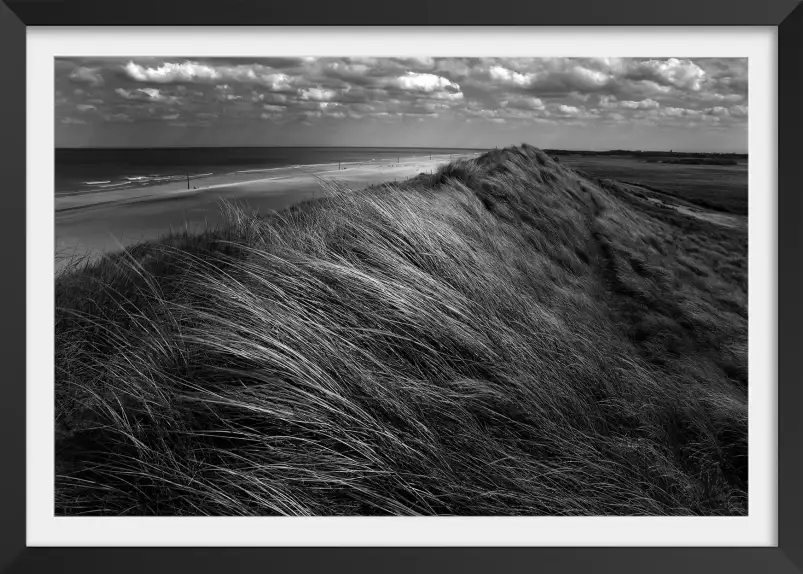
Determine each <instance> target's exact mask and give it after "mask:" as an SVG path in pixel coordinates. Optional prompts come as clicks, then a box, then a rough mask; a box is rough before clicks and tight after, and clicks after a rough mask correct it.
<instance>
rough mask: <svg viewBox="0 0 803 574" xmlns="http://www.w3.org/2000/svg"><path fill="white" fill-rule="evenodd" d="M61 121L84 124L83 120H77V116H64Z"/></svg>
mask: <svg viewBox="0 0 803 574" xmlns="http://www.w3.org/2000/svg"><path fill="white" fill-rule="evenodd" d="M61 123H63V124H85V123H86V122H85V121H84V120H79V119H77V118H70V117H66V118H62V119H61Z"/></svg>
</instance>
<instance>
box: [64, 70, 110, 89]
mask: <svg viewBox="0 0 803 574" xmlns="http://www.w3.org/2000/svg"><path fill="white" fill-rule="evenodd" d="M69 79H70V80H71V81H73V82H76V83H79V84H87V85H89V86H91V87H93V88H97V87H100V86H103V85H104V83H105V82H104V80H103V76H102V75H101V73H100V69H99V68H85V67H80V66H79V67H77V68H75V69H74V70H73V71H72V72H70V75H69Z"/></svg>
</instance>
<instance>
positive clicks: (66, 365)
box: [56, 146, 747, 515]
mask: <svg viewBox="0 0 803 574" xmlns="http://www.w3.org/2000/svg"><path fill="white" fill-rule="evenodd" d="M328 191H329V194H328V195H329V197H328V198H326V199H323V200H319V201H315V202H310V203H308V204H305V205H301V206H298V207H296V208H293V209H290V210H287V211H285V212H281V213H278V214H272V215H270V216H268V217H256V216H252V215H248V214H247V213H245V212H244V211H243V210H241V209H237V208H236V207H231V208H229V209H230V213H229V218H228V219H229V225H228V226H225V227H223V228H220V229H215V230H209V231H208V232H206V233H204V234H200V235H192V236H190V235H185V236H181V235H175V236H172V237H168V238H165V240H164V241H163V242H161V243H159V244H144V245H142V246H138V247H135V248H132V249H130V250H129V251H128V252H125V253H122V254H117V255H115V256H112V257H108V258H106V259H104V260H102V261H100V262H95V263H87V264H85V265H81V266H74V267H72V268H69V269H67V270H66V271H64V272H62V273H60V274H59V275H58V276H57V278H56V308H57V311H56V427H57V438H56V450H57V454H56V472H57V476H56V512H57V513H58V514H62V515H65V514H66V515H77V514H114V515H143V514H147V515H152V514H157V515H183V514H210V515H269V514H285V515H357V514H396V515H410V514H457V515H507V514H528V515H688V514H707V515H711V514H744V513H746V511H747V401H746V390H747V389H746V384H747V378H746V337H747V320H746V288H747V287H746V281H745V272H746V268H745V265H744V259H745V255H746V237H744V234H743V233H742V232H738V231H736V230H720V229H718V228H715V227H714V226H713V225H711V224H708V223H706V222H699V221H690V220H689V221H687V219H688V218H684V217H683V216H681V215H670V214H665V213H663V212H660V211H659V210H656V209H655V208H652V207H650V206H649V205H648V204H647V203H646V202H639V201H638V199H637V198H633V197H630V196H628V195H627V194H626V193H625V192H624V191H622V190H621V189H619V188H618V187H617V184H616V183H614V182H597V181H591V180H589V179H586V178H584V177H582V176H580V175H578V174H577V173H575V172H573V171H572V170H570V169H568V168H565V167H563V166H562V165H560V164H558V163H555V162H554V161H553V160H551V159H550V158H549V157H548V156H547V155H546V154H544V153H542V152H540V151H539V150H536V149H535V148H532V147H529V146H522V147H520V148H510V149H505V150H496V151H494V152H489V154H486V155H485V156H483V157H481V158H479V159H477V160H472V161H460V162H456V163H454V164H451V165H448V166H446V167H444V168H443V169H441V170H440V171H439V172H438V174H436V175H434V176H421V177H419V178H417V179H416V180H415V181H414V182H408V183H402V184H399V185H385V186H378V187H374V188H371V189H366V190H358V191H349V190H342V189H337V188H334V187H331V186H330V187H329V190H328ZM681 225H683V226H684V227H683V228H681ZM723 270H724V271H723Z"/></svg>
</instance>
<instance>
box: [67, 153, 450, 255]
mask: <svg viewBox="0 0 803 574" xmlns="http://www.w3.org/2000/svg"><path fill="white" fill-rule="evenodd" d="M448 161H449V156H448V155H447V156H432V159H431V160H430V159H429V156H428V155H427V156H419V157H402V158H401V159H400V161H399V163H396V161H386V160H383V161H374V162H368V163H343V164H342V165H341V169H338V165H337V164H321V165H313V166H296V167H282V168H271V169H265V170H247V171H243V172H237V173H233V174H228V175H220V176H210V177H207V178H204V179H199V180H194V181H191V182H190V185H192V186H196V187H197V188H196V189H189V190H188V189H187V188H186V182H171V183H169V184H163V185H155V186H151V187H143V188H139V189H127V190H120V191H104V192H97V193H82V194H76V195H66V196H57V197H56V227H55V239H56V245H55V248H56V267H57V268H58V267H60V264H59V262H60V261H63V258H64V257H69V256H72V255H86V254H90V255H98V254H100V253H102V252H108V251H115V250H118V249H121V248H123V247H125V246H127V245H130V244H132V243H137V242H139V241H143V240H153V239H157V238H158V237H160V236H161V235H164V234H165V233H167V232H168V231H170V230H171V229H184V228H188V229H191V230H193V229H195V230H197V229H201V228H203V226H205V225H206V224H207V223H210V224H215V223H217V222H219V221H220V204H219V201H220V200H221V199H225V200H229V201H237V202H241V203H245V204H246V205H247V208H248V209H251V210H254V211H259V212H261V213H265V212H267V211H271V210H281V209H285V208H287V207H289V206H291V205H293V204H294V203H298V202H300V201H303V200H306V199H311V198H314V197H316V196H321V195H323V190H322V189H321V185H320V182H319V179H324V180H329V181H337V182H340V183H343V184H345V185H347V186H349V187H352V188H362V187H365V186H367V185H371V184H375V183H381V182H384V181H394V180H398V181H401V180H404V179H407V178H410V177H413V176H415V175H418V174H419V173H425V172H426V173H428V172H430V171H433V172H434V171H436V170H437V168H438V166H439V165H441V164H443V163H447V162H448Z"/></svg>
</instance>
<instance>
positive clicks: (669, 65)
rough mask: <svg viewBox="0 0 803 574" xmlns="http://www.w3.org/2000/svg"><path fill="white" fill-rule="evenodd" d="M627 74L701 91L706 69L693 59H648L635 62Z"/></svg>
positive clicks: (634, 77) (658, 82)
mask: <svg viewBox="0 0 803 574" xmlns="http://www.w3.org/2000/svg"><path fill="white" fill-rule="evenodd" d="M627 76H628V77H629V78H632V79H639V80H652V81H654V82H655V83H657V84H661V85H665V86H674V87H675V88H688V89H690V90H692V91H699V90H700V89H701V87H702V84H703V81H704V80H705V78H706V73H705V70H703V69H702V68H701V67H700V66H698V65H697V64H695V63H694V62H692V61H691V60H679V59H677V58H669V59H668V60H663V61H662V60H646V61H641V62H634V63H633V65H631V66H630V67H629V69H628V72H627Z"/></svg>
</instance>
